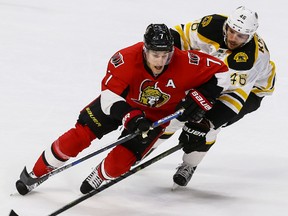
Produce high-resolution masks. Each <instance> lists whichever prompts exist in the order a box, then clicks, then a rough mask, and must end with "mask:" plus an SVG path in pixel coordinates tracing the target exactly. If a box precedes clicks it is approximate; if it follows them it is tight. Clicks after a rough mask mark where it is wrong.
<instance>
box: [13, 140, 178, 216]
mask: <svg viewBox="0 0 288 216" xmlns="http://www.w3.org/2000/svg"><path fill="white" fill-rule="evenodd" d="M181 148H182V144H181V143H180V144H178V145H176V146H174V147H172V148H170V149H168V150H166V151H165V152H163V153H161V154H159V155H157V156H155V157H154V158H152V159H150V160H148V161H146V162H145V163H143V164H140V165H138V166H136V167H135V168H133V169H131V170H130V171H128V172H127V173H125V174H123V175H122V176H120V177H118V178H116V179H114V180H111V181H110V182H108V183H106V184H104V185H103V186H101V187H99V188H98V189H96V190H93V191H91V192H90V193H87V194H85V195H83V196H81V197H79V198H78V199H75V200H74V201H72V202H70V203H68V204H67V205H65V206H63V207H62V208H60V209H58V210H56V211H55V212H53V213H51V214H49V215H48V216H55V215H59V214H60V213H62V212H64V211H66V210H67V209H70V208H72V207H73V206H75V205H77V204H79V203H81V202H83V201H84V200H86V199H88V198H89V197H92V196H94V195H96V194H98V193H100V192H101V191H103V190H105V189H107V188H109V187H111V186H112V185H114V184H116V183H117V182H120V181H122V180H123V179H125V178H127V177H129V176H131V175H133V174H134V173H136V172H138V171H140V170H142V169H144V168H146V167H148V166H150V165H151V164H153V163H155V162H157V161H159V160H161V159H163V158H165V157H166V156H168V155H170V154H172V153H174V152H176V151H178V150H179V149H181ZM9 216H18V215H17V214H16V213H15V212H14V211H13V210H11V212H10V214H9Z"/></svg>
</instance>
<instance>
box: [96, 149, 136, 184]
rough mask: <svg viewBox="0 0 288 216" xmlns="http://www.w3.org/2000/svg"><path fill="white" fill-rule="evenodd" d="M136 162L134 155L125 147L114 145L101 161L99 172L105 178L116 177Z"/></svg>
mask: <svg viewBox="0 0 288 216" xmlns="http://www.w3.org/2000/svg"><path fill="white" fill-rule="evenodd" d="M135 162H136V157H135V155H134V154H133V153H132V152H131V151H130V150H128V149H127V148H125V147H123V146H121V145H118V146H116V147H115V148H114V149H113V150H112V151H111V152H110V153H109V154H108V155H107V157H106V158H105V160H104V161H103V162H102V166H99V167H101V173H102V175H103V176H104V178H105V179H109V178H110V179H111V178H117V177H119V176H120V175H122V174H124V173H126V172H127V171H129V169H130V168H131V166H132V165H133V164H134V163H135Z"/></svg>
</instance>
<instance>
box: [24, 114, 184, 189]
mask: <svg viewBox="0 0 288 216" xmlns="http://www.w3.org/2000/svg"><path fill="white" fill-rule="evenodd" d="M183 112H184V109H180V110H178V111H176V112H175V113H172V114H170V115H168V116H166V117H164V118H162V119H159V120H158V121H155V122H153V124H152V128H156V127H158V126H160V125H162V124H165V123H167V122H169V121H171V120H172V119H175V118H177V117H178V116H180V115H182V114H183ZM137 135H139V132H138V131H136V132H135V133H132V134H128V135H126V136H124V137H122V138H120V139H118V140H116V141H115V142H113V143H111V144H109V145H106V146H105V147H103V148H101V149H99V150H97V151H95V152H92V153H90V154H88V155H86V156H84V157H82V158H79V159H77V160H75V161H73V162H71V163H69V164H66V165H63V166H61V167H59V168H57V169H54V170H52V171H51V172H49V173H47V174H45V175H43V176H41V177H39V178H32V177H31V176H30V175H29V174H28V172H27V169H26V167H24V169H23V171H22V173H21V175H20V180H21V181H22V182H23V183H24V184H25V185H27V186H31V185H33V189H34V188H36V187H37V186H39V185H40V184H42V183H43V182H44V181H46V180H47V179H48V178H49V177H51V176H53V175H55V174H57V173H60V172H62V171H64V170H66V169H68V168H70V167H72V166H75V165H77V164H79V163H81V162H83V161H85V160H87V159H89V158H91V157H93V156H95V155H98V154H100V153H102V152H104V151H106V150H108V149H110V148H112V147H114V146H116V145H119V144H122V143H124V142H126V141H128V140H130V139H133V138H134V137H136V136H137Z"/></svg>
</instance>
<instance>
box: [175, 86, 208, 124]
mask: <svg viewBox="0 0 288 216" xmlns="http://www.w3.org/2000/svg"><path fill="white" fill-rule="evenodd" d="M212 106H213V101H212V100H209V99H207V98H206V97H205V96H204V95H203V94H201V93H200V92H199V91H198V90H196V89H192V90H190V91H189V92H188V94H187V95H186V97H185V99H184V100H182V101H181V102H180V103H179V104H178V105H177V107H176V109H177V110H178V109H181V108H184V109H185V111H184V113H183V114H182V115H181V116H179V117H178V118H177V119H178V120H179V121H191V122H192V121H195V122H197V121H200V120H201V119H202V118H203V117H204V115H205V113H206V111H208V110H210V109H211V108H212Z"/></svg>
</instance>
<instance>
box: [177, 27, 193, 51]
mask: <svg viewBox="0 0 288 216" xmlns="http://www.w3.org/2000/svg"><path fill="white" fill-rule="evenodd" d="M174 28H175V30H176V31H177V32H178V34H179V35H180V38H181V40H182V42H183V44H182V47H183V50H189V48H190V45H189V44H190V39H189V36H188V37H185V33H184V31H183V29H182V27H181V25H177V26H175V27H174Z"/></svg>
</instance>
